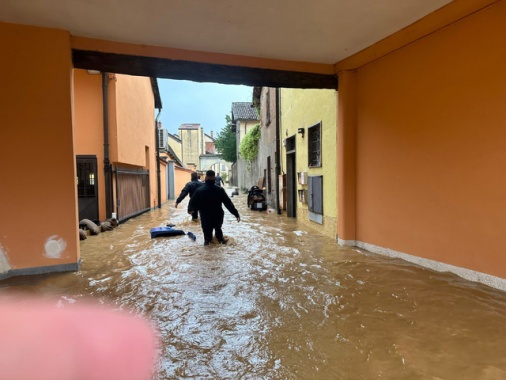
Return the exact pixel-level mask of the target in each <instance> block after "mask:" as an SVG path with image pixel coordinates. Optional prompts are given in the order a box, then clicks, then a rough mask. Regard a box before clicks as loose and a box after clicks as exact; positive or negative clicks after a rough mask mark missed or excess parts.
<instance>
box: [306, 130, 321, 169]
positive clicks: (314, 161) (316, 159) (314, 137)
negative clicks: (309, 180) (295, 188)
mask: <svg viewBox="0 0 506 380" xmlns="http://www.w3.org/2000/svg"><path fill="white" fill-rule="evenodd" d="M321 127H322V123H318V124H315V125H313V126H312V127H309V128H308V161H309V162H308V165H309V167H310V168H314V167H319V166H322V148H321V147H322V143H321V141H322V140H321V130H322V128H321Z"/></svg>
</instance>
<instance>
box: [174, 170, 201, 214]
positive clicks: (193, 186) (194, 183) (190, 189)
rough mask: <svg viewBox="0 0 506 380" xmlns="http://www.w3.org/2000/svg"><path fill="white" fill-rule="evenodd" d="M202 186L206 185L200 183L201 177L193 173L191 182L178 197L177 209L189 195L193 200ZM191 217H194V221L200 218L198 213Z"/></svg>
mask: <svg viewBox="0 0 506 380" xmlns="http://www.w3.org/2000/svg"><path fill="white" fill-rule="evenodd" d="M202 185H204V184H203V183H202V182H200V181H199V175H198V174H197V173H195V172H192V176H191V181H190V182H188V183H187V184H186V185H185V187H183V190H181V194H179V197H177V199H176V204H175V206H176V208H177V206H178V205H179V204H180V203H181V202H182V201H183V199H185V198H186V196H187V195H188V194H189V195H190V199H191V197H192V196H193V194H195V191H197V189H198V188H199V187H200V186H202ZM191 216H192V220H198V218H199V213H198V211H195V212H194V213H191Z"/></svg>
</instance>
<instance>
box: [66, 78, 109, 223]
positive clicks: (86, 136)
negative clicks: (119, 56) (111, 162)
mask: <svg viewBox="0 0 506 380" xmlns="http://www.w3.org/2000/svg"><path fill="white" fill-rule="evenodd" d="M102 109H103V103H102V75H100V74H98V75H96V74H89V73H88V71H87V70H74V136H75V137H74V142H75V151H76V155H95V156H97V181H98V194H99V196H98V201H99V205H98V210H99V218H100V220H105V219H107V217H108V216H107V215H106V206H105V180H104V127H103V125H104V121H103V112H102Z"/></svg>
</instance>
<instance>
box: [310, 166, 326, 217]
mask: <svg viewBox="0 0 506 380" xmlns="http://www.w3.org/2000/svg"><path fill="white" fill-rule="evenodd" d="M308 193H309V194H308V198H309V199H308V207H309V211H311V212H314V213H315V214H320V215H323V176H321V175H320V176H310V177H309V191H308Z"/></svg>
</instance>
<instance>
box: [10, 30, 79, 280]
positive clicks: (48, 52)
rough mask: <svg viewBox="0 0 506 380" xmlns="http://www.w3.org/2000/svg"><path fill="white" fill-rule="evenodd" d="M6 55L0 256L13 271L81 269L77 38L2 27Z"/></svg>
mask: <svg viewBox="0 0 506 380" xmlns="http://www.w3.org/2000/svg"><path fill="white" fill-rule="evenodd" d="M0 49H1V54H2V59H1V60H0V70H1V72H2V73H3V77H2V86H1V87H0V121H1V122H0V173H2V187H1V190H0V231H1V233H0V251H1V252H0V256H2V255H3V256H6V257H7V259H8V262H9V264H10V267H11V268H12V269H22V268H30V267H38V266H52V265H61V264H70V263H76V262H77V261H78V259H79V244H78V233H77V193H76V180H75V178H76V170H75V157H74V150H73V135H72V110H71V94H72V79H71V77H72V62H71V51H70V35H69V33H68V32H65V31H60V30H54V29H44V28H36V27H28V26H20V25H13V24H6V23H0ZM2 252H3V253H2ZM5 269H6V268H5V266H4V268H0V273H1V272H5ZM7 269H8V268H7Z"/></svg>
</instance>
